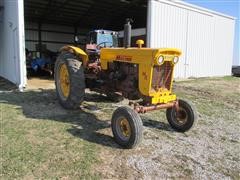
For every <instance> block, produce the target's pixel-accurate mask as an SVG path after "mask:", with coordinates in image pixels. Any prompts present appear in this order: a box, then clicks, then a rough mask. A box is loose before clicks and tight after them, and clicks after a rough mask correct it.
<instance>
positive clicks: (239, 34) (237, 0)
mask: <svg viewBox="0 0 240 180" xmlns="http://www.w3.org/2000/svg"><path fill="white" fill-rule="evenodd" d="M184 1H185V2H188V3H191V4H194V5H198V6H201V7H204V8H207V9H211V10H214V11H217V12H220V13H223V14H226V15H229V16H233V17H236V18H237V19H236V23H235V38H234V54H233V65H240V58H239V52H240V47H239V43H240V41H239V38H240V28H239V26H240V0H184Z"/></svg>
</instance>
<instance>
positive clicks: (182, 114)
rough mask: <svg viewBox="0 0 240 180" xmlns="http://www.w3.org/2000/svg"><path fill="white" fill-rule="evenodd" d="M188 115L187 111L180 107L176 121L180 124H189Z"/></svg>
mask: <svg viewBox="0 0 240 180" xmlns="http://www.w3.org/2000/svg"><path fill="white" fill-rule="evenodd" d="M187 119H188V115H187V112H186V110H185V109H183V108H181V107H179V110H178V112H177V113H176V120H177V122H178V123H179V124H184V123H186V122H187Z"/></svg>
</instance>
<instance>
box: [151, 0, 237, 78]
mask: <svg viewBox="0 0 240 180" xmlns="http://www.w3.org/2000/svg"><path fill="white" fill-rule="evenodd" d="M148 4H149V8H148V27H147V33H148V34H147V36H148V46H150V47H154V48H161V47H173V48H179V49H181V50H182V52H183V54H182V56H181V58H180V60H179V63H178V64H177V66H176V70H175V77H176V78H187V77H207V76H223V75H230V73H231V65H232V55H233V38H234V37H233V36H234V20H233V19H231V18H229V17H224V16H223V15H221V14H217V13H214V12H212V11H207V10H206V9H202V8H197V7H196V6H191V5H185V3H180V2H179V1H176V2H175V1H167V0H149V3H148Z"/></svg>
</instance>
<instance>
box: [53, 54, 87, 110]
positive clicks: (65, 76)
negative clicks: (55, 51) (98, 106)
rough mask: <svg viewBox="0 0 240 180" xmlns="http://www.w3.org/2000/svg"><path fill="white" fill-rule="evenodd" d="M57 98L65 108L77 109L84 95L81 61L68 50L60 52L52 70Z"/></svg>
mask: <svg viewBox="0 0 240 180" xmlns="http://www.w3.org/2000/svg"><path fill="white" fill-rule="evenodd" d="M54 72H55V73H54V78H55V86H56V93H57V98H58V100H59V102H60V104H61V105H62V106H63V107H64V108H66V109H77V108H79V106H80V104H81V103H82V101H83V99H84V95H85V77H84V69H83V66H82V62H81V61H80V60H79V59H78V58H77V57H76V56H75V55H74V54H72V53H70V52H62V53H61V54H60V55H59V57H58V58H57V61H56V64H55V70H54Z"/></svg>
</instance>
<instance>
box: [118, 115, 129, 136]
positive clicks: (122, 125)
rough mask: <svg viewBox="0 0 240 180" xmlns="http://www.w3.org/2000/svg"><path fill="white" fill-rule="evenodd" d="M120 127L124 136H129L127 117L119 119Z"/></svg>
mask: <svg viewBox="0 0 240 180" xmlns="http://www.w3.org/2000/svg"><path fill="white" fill-rule="evenodd" d="M120 129H121V132H122V134H123V135H124V136H125V137H130V135H131V128H130V124H129V122H128V120H127V119H125V118H124V119H122V120H121V121H120Z"/></svg>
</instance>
